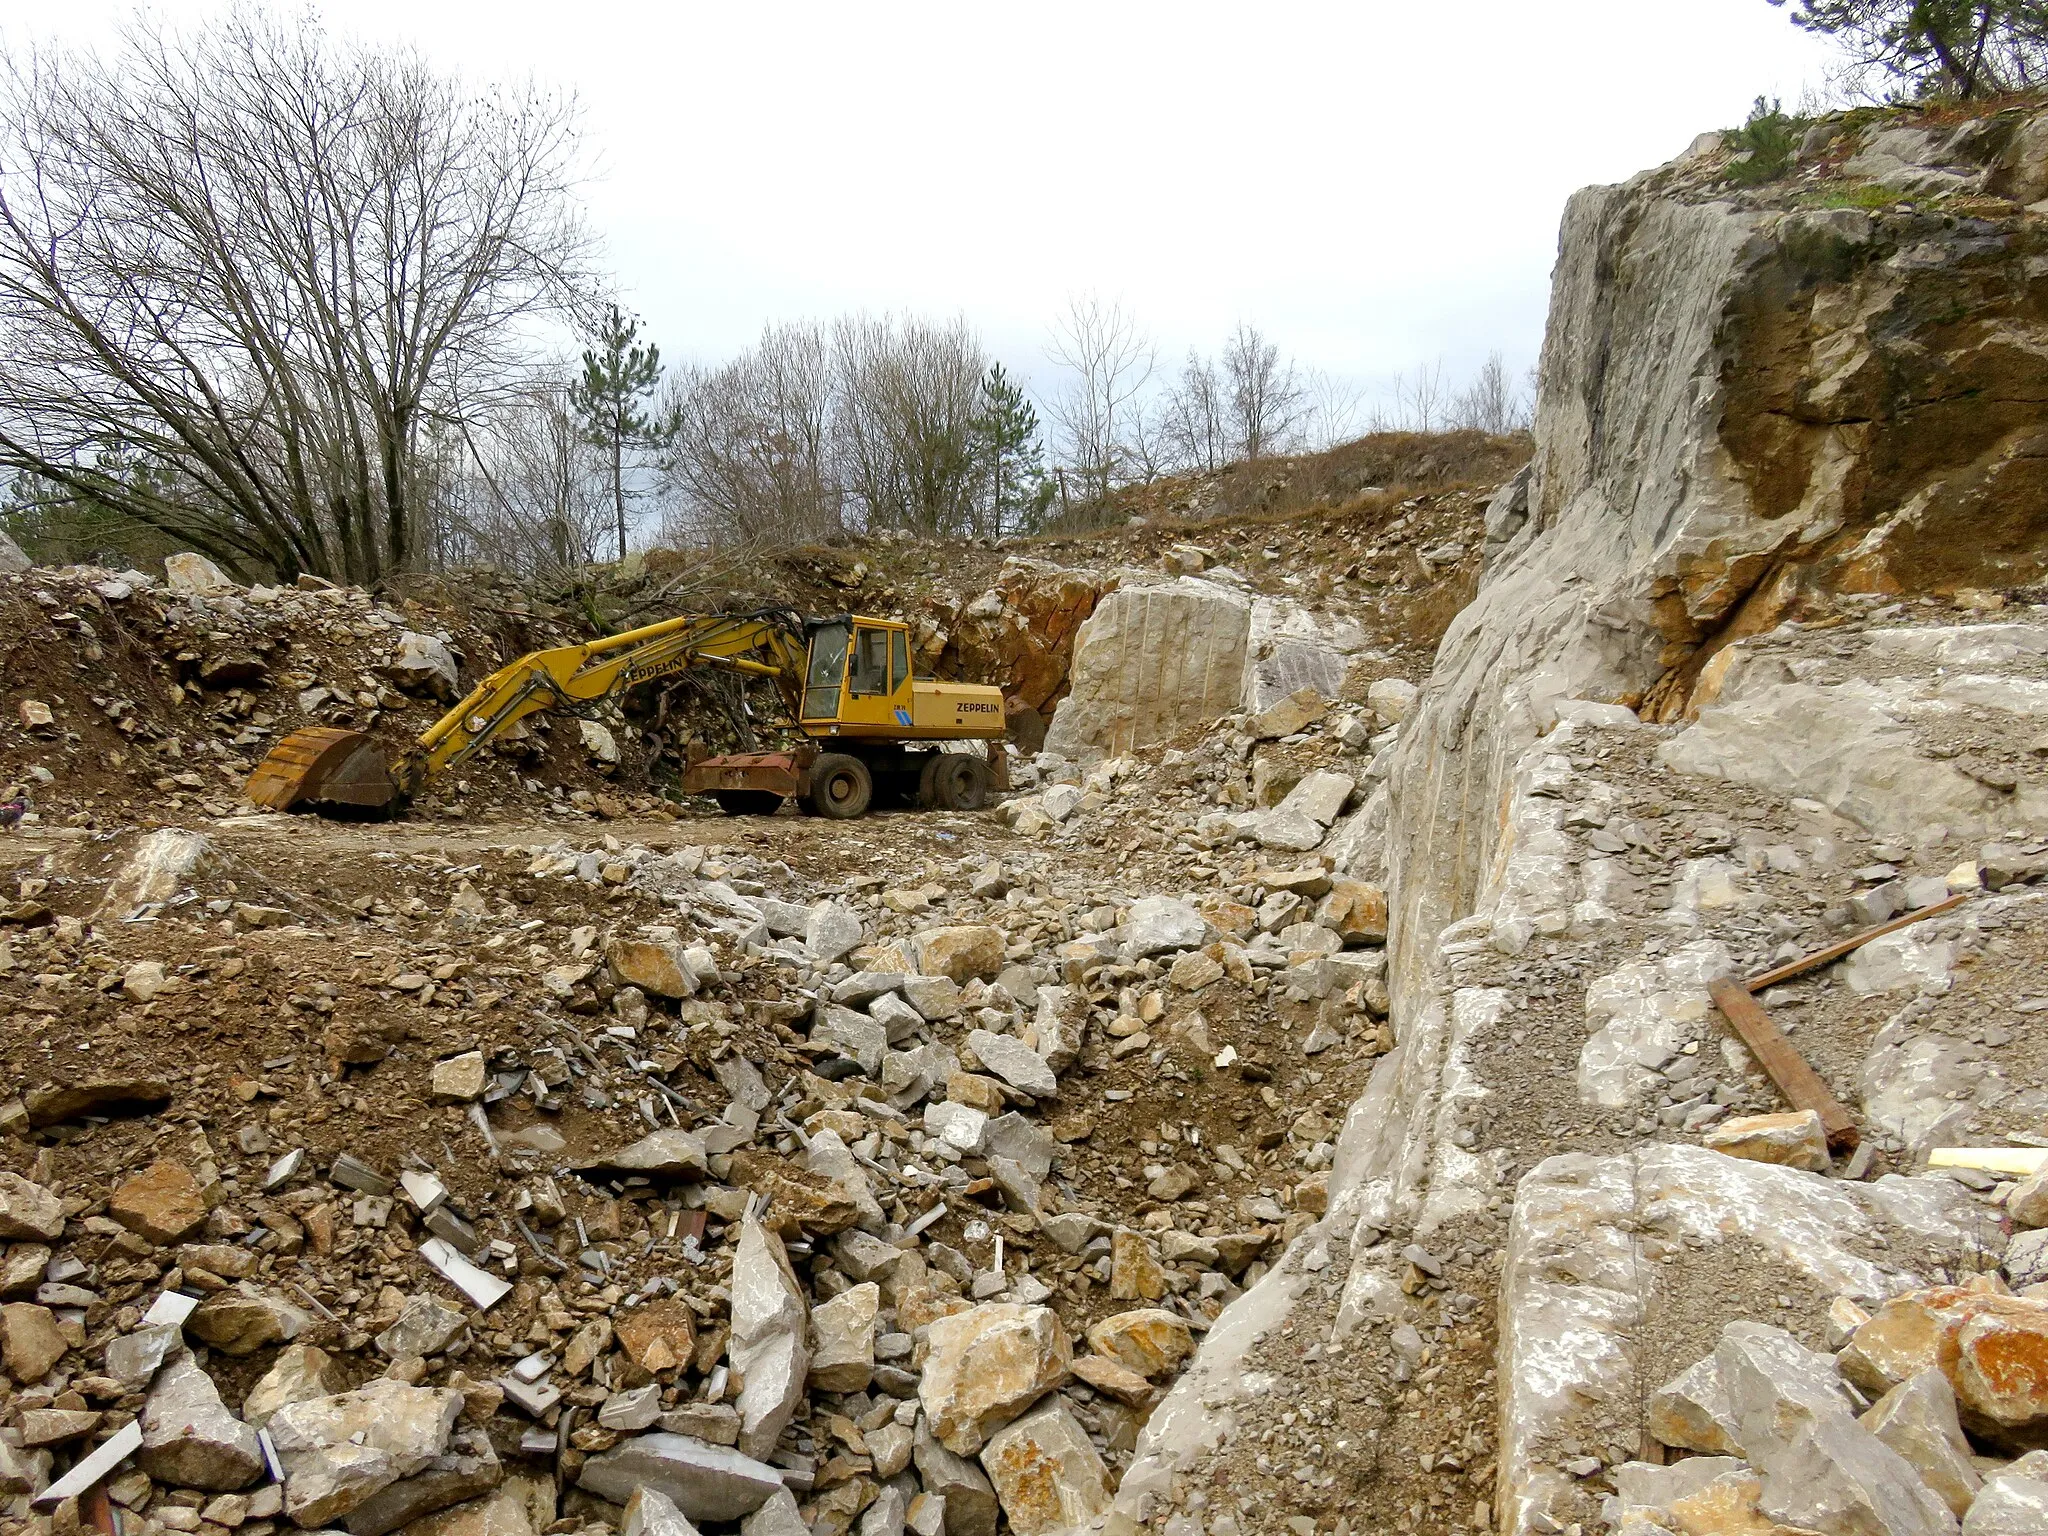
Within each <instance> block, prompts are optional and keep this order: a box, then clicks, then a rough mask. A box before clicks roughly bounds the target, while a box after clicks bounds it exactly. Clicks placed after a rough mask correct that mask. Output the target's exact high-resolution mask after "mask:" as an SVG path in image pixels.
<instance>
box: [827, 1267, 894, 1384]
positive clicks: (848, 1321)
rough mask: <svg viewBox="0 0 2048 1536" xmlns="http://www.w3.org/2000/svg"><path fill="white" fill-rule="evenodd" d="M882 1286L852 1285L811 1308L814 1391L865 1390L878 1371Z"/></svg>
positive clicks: (868, 1283)
mask: <svg viewBox="0 0 2048 1536" xmlns="http://www.w3.org/2000/svg"><path fill="white" fill-rule="evenodd" d="M881 1307H882V1288H881V1287H880V1286H879V1285H876V1284H875V1283H874V1282H873V1281H869V1282H867V1283H866V1284H864V1285H855V1286H849V1287H848V1288H847V1289H846V1290H844V1291H841V1292H840V1293H839V1294H838V1295H837V1296H834V1297H833V1298H832V1299H831V1300H830V1301H828V1302H826V1303H824V1304H823V1305H822V1306H816V1307H813V1308H811V1341H812V1347H811V1374H810V1386H811V1390H812V1391H814V1392H865V1391H866V1390H867V1388H868V1383H869V1382H870V1381H872V1380H873V1379H874V1374H875V1318H876V1316H877V1315H878V1314H879V1313H880V1311H881Z"/></svg>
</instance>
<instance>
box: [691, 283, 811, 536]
mask: <svg viewBox="0 0 2048 1536" xmlns="http://www.w3.org/2000/svg"><path fill="white" fill-rule="evenodd" d="M833 391H834V386H833V376H832V354H831V350H830V348H829V346H828V345H827V343H826V340H825V335H824V332H823V331H822V330H820V329H819V327H817V326H815V325H803V324H798V325H783V326H772V327H770V328H769V329H767V330H766V331H764V332H762V335H761V343H760V345H759V346H758V347H756V348H755V349H754V350H753V351H751V352H748V353H744V354H742V355H741V356H740V357H737V358H735V359H733V360H732V361H731V362H729V363H726V364H725V365H723V366H722V367H718V368H711V369H703V368H693V369H687V370H685V371H683V372H681V373H679V374H675V375H672V376H671V378H670V381H669V384H668V387H667V389H666V391H665V393H664V404H663V412H662V414H663V415H664V416H665V417H666V418H667V419H668V421H669V423H670V425H671V428H672V430H673V434H674V435H673V437H672V438H671V440H670V444H669V450H668V457H667V462H666V473H667V476H668V479H669V481H670V483H671V485H672V487H673V489H674V492H675V505H674V506H673V508H672V509H671V511H670V514H669V518H668V525H667V527H666V528H665V529H664V530H663V531H664V536H665V537H666V538H667V539H668V540H669V542H671V543H674V544H709V545H712V546H714V547H725V546H729V545H734V544H748V543H754V542H759V541H762V540H767V539H779V540H784V541H788V542H795V541H800V540H803V539H810V538H819V537H823V536H824V535H826V534H829V533H832V532H834V531H836V530H837V529H838V528H840V527H841V525H842V524H841V513H840V505H841V500H842V496H841V492H840V488H839V481H838V475H837V471H836V469H835V467H834V464H833V461H832V440H831V431H832V403H833Z"/></svg>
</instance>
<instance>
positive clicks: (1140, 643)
mask: <svg viewBox="0 0 2048 1536" xmlns="http://www.w3.org/2000/svg"><path fill="white" fill-rule="evenodd" d="M1251 614H1252V602H1251V599H1249V598H1248V597H1246V596H1245V595H1243V594H1242V593H1238V592H1234V591H1232V590H1230V589H1229V588H1228V587H1225V586H1223V585H1222V584H1221V583H1218V582H1214V581H1207V580H1202V579H1199V578H1195V577H1183V578H1181V579H1180V580H1178V581H1174V582H1169V583H1165V584H1161V585H1145V586H1137V585H1130V586H1123V587H1120V588H1118V589H1117V590H1116V591H1114V592H1111V593H1109V594H1108V595H1107V596H1105V597H1104V598H1102V600H1101V601H1100V602H1098V603H1097V604H1096V605H1095V610H1094V612H1093V613H1091V614H1090V615H1089V616H1088V618H1087V620H1086V621H1085V622H1084V623H1082V625H1081V626H1080V629H1079V630H1078V631H1077V632H1076V634H1075V636H1074V649H1073V658H1072V661H1071V662H1070V664H1069V670H1068V681H1069V684H1070V691H1069V692H1068V694H1067V697H1066V698H1065V699H1064V700H1062V701H1061V703H1060V705H1059V708H1058V709H1057V710H1056V711H1055V712H1054V714H1053V717H1052V722H1051V724H1050V726H1049V727H1048V728H1047V730H1046V737H1045V750H1046V751H1048V752H1052V753H1056V754H1057V755H1059V756H1061V757H1064V758H1067V759H1069V760H1071V761H1077V762H1078V761H1092V760H1094V759H1096V758H1099V757H1104V756H1114V755H1117V754H1121V753H1126V752H1129V751H1131V750H1133V749H1134V748H1138V747H1144V746H1149V745H1151V744H1152V743H1153V742H1155V741H1163V740H1165V739H1166V738H1167V737H1169V736H1172V735H1175V734H1176V733H1178V732H1180V731H1182V730H1184V729H1186V728H1188V727H1190V726H1197V725H1207V724H1209V723H1210V722H1212V721H1214V720H1216V719H1218V718H1220V717H1221V716H1223V715H1227V714H1230V713H1231V712H1233V711H1234V710H1236V709H1237V708H1238V707H1239V705H1240V703H1241V701H1242V697H1243V690H1244V676H1245V669H1246V667H1247V665H1248V651H1249V645H1248V642H1249V639H1250V635H1251ZM956 1536H957V1533H956Z"/></svg>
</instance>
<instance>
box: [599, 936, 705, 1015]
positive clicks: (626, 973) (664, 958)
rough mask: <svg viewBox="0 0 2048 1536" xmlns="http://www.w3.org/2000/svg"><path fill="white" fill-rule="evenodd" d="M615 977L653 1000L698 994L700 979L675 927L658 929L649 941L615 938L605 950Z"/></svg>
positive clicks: (623, 985) (646, 939)
mask: <svg viewBox="0 0 2048 1536" xmlns="http://www.w3.org/2000/svg"><path fill="white" fill-rule="evenodd" d="M604 957H605V961H606V963H607V964H609V965H610V966H611V970H612V977H613V979H614V980H615V981H617V982H618V984H619V985H620V986H622V987H638V988H639V989H640V990H641V991H642V992H645V993H647V994H648V995H649V996H650V997H669V998H685V997H694V996H695V995H696V993H697V976H696V973H695V972H694V971H693V970H691V968H690V962H689V960H688V959H687V958H686V957H685V955H684V953H683V946H682V944H681V942H680V941H679V940H678V939H677V937H676V931H675V929H673V928H657V929H655V930H654V931H653V933H652V935H651V936H650V937H648V938H645V939H613V940H612V941H611V942H610V943H609V944H607V945H605V947H604Z"/></svg>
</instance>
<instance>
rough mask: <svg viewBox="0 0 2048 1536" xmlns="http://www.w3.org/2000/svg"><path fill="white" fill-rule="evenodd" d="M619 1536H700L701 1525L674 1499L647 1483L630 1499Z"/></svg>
mask: <svg viewBox="0 0 2048 1536" xmlns="http://www.w3.org/2000/svg"><path fill="white" fill-rule="evenodd" d="M619 1536H697V1527H696V1526H694V1525H692V1524H690V1519H689V1516H687V1515H685V1514H684V1513H683V1512H682V1511H681V1510H680V1509H678V1508H676V1503H675V1500H674V1499H671V1498H670V1497H669V1496H668V1495H667V1494H665V1493H663V1492H662V1491H661V1490H660V1489H658V1488H650V1487H648V1486H647V1485H646V1484H644V1483H643V1484H642V1485H641V1486H640V1487H638V1488H635V1489H634V1490H633V1496H632V1497H631V1498H629V1499H627V1500H626V1514H625V1519H624V1520H623V1521H622V1523H621V1524H620V1526H619Z"/></svg>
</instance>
